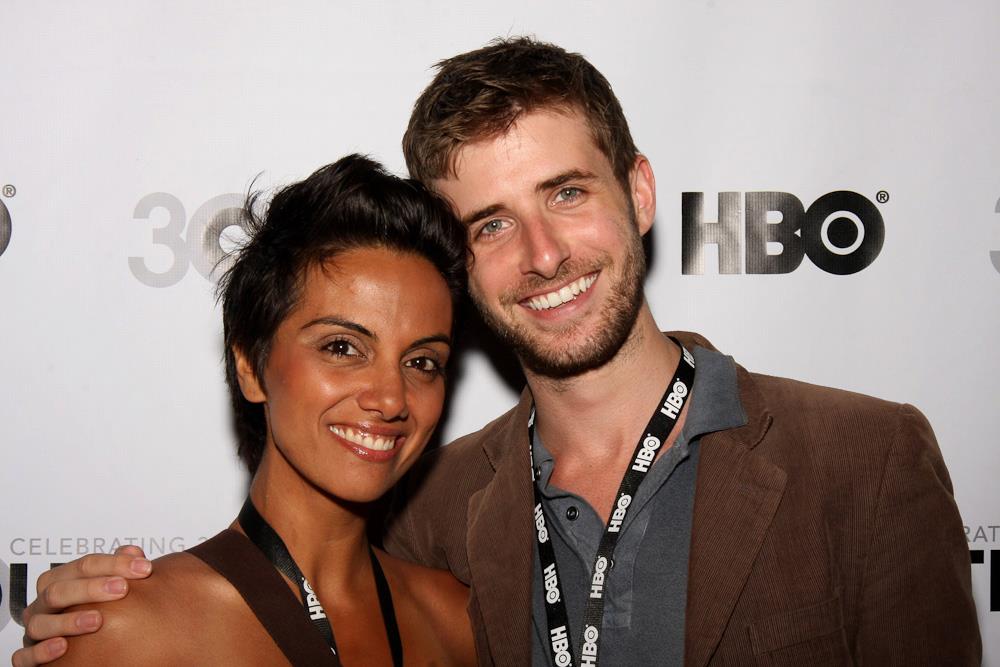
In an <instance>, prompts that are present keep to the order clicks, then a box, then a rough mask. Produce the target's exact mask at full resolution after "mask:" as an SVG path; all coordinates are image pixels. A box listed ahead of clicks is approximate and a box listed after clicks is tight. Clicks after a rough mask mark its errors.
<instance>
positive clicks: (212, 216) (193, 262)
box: [128, 192, 246, 287]
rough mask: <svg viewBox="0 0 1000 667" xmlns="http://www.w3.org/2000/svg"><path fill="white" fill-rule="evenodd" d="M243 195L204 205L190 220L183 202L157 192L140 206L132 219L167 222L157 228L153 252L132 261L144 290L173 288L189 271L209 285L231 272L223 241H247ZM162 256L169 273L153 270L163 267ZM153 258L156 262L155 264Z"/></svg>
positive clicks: (208, 202) (132, 268)
mask: <svg viewBox="0 0 1000 667" xmlns="http://www.w3.org/2000/svg"><path fill="white" fill-rule="evenodd" d="M244 198H245V195H241V194H236V193H230V194H224V195H219V196H217V197H213V198H211V199H209V200H208V201H207V202H205V203H204V204H202V205H201V206H200V207H198V209H197V210H196V211H195V212H194V213H193V214H192V215H191V218H190V220H189V219H188V217H187V211H186V210H185V209H184V204H182V203H181V201H180V200H179V199H178V198H177V197H175V196H173V195H172V194H168V193H166V192H154V193H151V194H148V195H146V196H145V197H143V198H142V199H140V200H139V203H138V204H136V206H135V212H134V213H133V215H132V217H133V218H134V219H135V220H152V219H159V218H161V217H162V216H164V215H165V216H166V222H165V223H164V224H162V225H161V226H159V227H154V228H153V233H152V238H151V250H150V252H149V254H147V255H146V256H144V257H129V258H128V268H129V270H130V271H131V272H132V275H133V276H135V277H136V279H137V280H138V281H139V282H141V283H142V284H143V285H149V286H150V287H170V286H171V285H175V284H177V283H178V282H179V281H180V280H181V278H183V277H184V276H185V275H186V274H187V272H188V269H189V268H190V267H191V266H194V268H195V270H197V271H198V273H200V274H201V275H203V276H204V277H205V278H208V279H209V280H213V279H215V278H218V277H219V276H221V275H222V274H223V273H224V272H225V271H226V269H228V268H229V265H230V263H231V262H230V261H227V259H226V250H225V248H223V241H229V242H230V243H233V242H235V241H236V240H238V239H239V238H241V237H242V235H243V230H245V225H246V219H245V217H244V215H243V204H244ZM164 253H165V254H166V255H167V256H168V258H169V262H168V266H167V268H166V269H163V270H154V269H152V268H150V263H154V264H159V263H160V261H159V257H162V256H163V255H164ZM153 256H156V257H157V260H156V261H155V262H154V260H153Z"/></svg>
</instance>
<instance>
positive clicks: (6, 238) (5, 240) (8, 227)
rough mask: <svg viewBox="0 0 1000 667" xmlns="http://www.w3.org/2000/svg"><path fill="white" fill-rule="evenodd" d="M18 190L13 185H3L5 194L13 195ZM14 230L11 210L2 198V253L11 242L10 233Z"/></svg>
mask: <svg viewBox="0 0 1000 667" xmlns="http://www.w3.org/2000/svg"><path fill="white" fill-rule="evenodd" d="M16 192H17V190H16V189H15V188H14V186H13V185H5V186H3V196H4V197H13V196H14V194H15V193H16ZM12 230H13V223H12V222H11V219H10V211H9V210H8V209H7V205H6V204H4V203H3V200H2V199H0V255H3V252H4V250H6V249H7V246H8V245H9V244H10V234H11V231H12Z"/></svg>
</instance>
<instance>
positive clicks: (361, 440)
mask: <svg viewBox="0 0 1000 667" xmlns="http://www.w3.org/2000/svg"><path fill="white" fill-rule="evenodd" d="M330 431H331V432H332V433H333V434H334V435H337V436H340V437H341V438H343V439H344V440H347V441H348V442H353V443H354V444H355V445H361V446H362V447H364V448H365V449H374V450H375V451H379V452H385V451H388V450H390V449H392V448H393V447H395V446H396V436H391V435H371V434H370V433H363V432H361V431H355V430H354V429H353V428H350V427H344V426H331V427H330Z"/></svg>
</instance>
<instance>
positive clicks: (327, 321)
mask: <svg viewBox="0 0 1000 667" xmlns="http://www.w3.org/2000/svg"><path fill="white" fill-rule="evenodd" d="M320 325H326V326H334V327H344V328H345V329H351V330H352V331H357V332H358V333H359V334H361V335H362V336H367V337H368V338H371V339H372V340H378V336H376V335H375V333H374V332H372V331H369V330H368V329H366V328H365V327H363V326H361V325H360V324H358V323H357V322H352V321H351V320H345V319H344V318H342V317H336V316H334V315H328V316H326V317H317V318H316V319H315V320H312V321H310V322H307V323H305V324H303V325H302V329H303V330H304V329H308V328H309V327H314V326H320Z"/></svg>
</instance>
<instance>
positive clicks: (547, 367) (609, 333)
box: [470, 221, 646, 379]
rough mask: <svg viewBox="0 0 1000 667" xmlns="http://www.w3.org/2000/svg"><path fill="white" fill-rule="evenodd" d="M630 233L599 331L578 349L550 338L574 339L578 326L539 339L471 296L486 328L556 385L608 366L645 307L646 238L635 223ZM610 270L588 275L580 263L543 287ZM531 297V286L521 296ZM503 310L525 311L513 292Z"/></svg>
mask: <svg viewBox="0 0 1000 667" xmlns="http://www.w3.org/2000/svg"><path fill="white" fill-rule="evenodd" d="M630 231H631V233H629V238H628V239H626V243H625V245H626V252H625V255H624V257H623V258H622V263H621V271H620V275H619V277H618V279H617V280H616V281H615V283H614V284H612V285H611V287H610V290H609V292H610V293H609V296H608V298H607V302H606V303H605V304H604V307H603V308H602V309H601V313H600V317H599V328H598V329H597V330H596V331H594V332H593V333H591V334H589V335H588V336H587V337H586V339H584V340H583V341H580V342H578V343H577V344H576V345H575V346H574V348H573V349H559V348H558V347H557V346H556V345H555V344H553V342H552V341H551V340H546V338H548V339H553V338H554V339H556V340H557V341H558V340H559V339H561V338H567V339H571V338H573V337H574V336H575V334H576V331H577V329H579V328H580V327H579V325H576V324H573V325H570V326H569V327H567V328H566V329H565V330H562V331H553V332H551V333H549V334H548V336H545V335H544V334H542V335H539V334H537V333H535V332H533V331H531V330H529V328H528V327H527V326H525V325H523V324H518V323H517V322H515V321H514V319H513V318H509V319H505V318H503V317H502V316H501V315H500V314H498V313H495V312H493V311H491V310H490V309H489V308H488V307H487V304H486V303H485V302H484V301H483V300H482V299H481V298H480V297H479V295H478V294H476V293H475V291H471V290H470V293H471V295H472V300H473V301H474V302H475V304H476V308H477V309H478V310H479V313H480V315H481V316H482V318H483V320H484V321H485V322H486V325H487V326H488V327H489V328H490V329H491V330H492V331H493V332H494V333H495V334H496V335H497V337H498V338H500V340H501V341H503V342H504V343H506V344H507V345H509V346H510V347H511V348H513V350H514V352H515V353H516V354H517V356H518V358H519V359H520V360H521V363H522V364H523V365H524V367H525V368H526V369H527V370H529V371H531V372H533V373H535V374H537V375H541V376H544V377H549V378H553V379H566V378H569V377H573V376H576V375H580V374H582V373H585V372H586V371H589V370H593V369H595V368H600V367H601V366H603V365H604V364H606V363H607V362H609V361H610V360H611V359H612V358H613V357H614V356H615V355H616V354H617V353H618V350H620V349H621V347H622V346H623V345H624V344H625V341H627V340H628V337H629V334H630V333H631V332H632V327H633V326H634V325H635V321H636V318H637V317H638V314H639V309H640V308H641V307H642V302H643V294H642V282H643V279H644V278H645V275H646V256H645V254H644V253H643V248H642V238H641V237H640V236H639V234H638V231H636V228H635V223H634V221H633V222H632V223H631V225H630ZM605 258H606V256H605ZM609 265H610V263H609V262H608V261H606V259H605V261H602V262H600V263H599V266H595V267H594V268H592V269H587V268H583V267H581V265H580V264H579V263H576V264H574V263H573V262H572V261H569V262H567V263H566V264H564V265H563V267H561V269H560V271H559V274H558V275H557V276H555V277H554V278H552V279H551V280H545V281H540V282H544V283H545V284H547V285H553V284H558V283H560V282H562V281H563V280H567V279H569V278H571V277H573V276H580V275H584V274H586V273H589V272H592V271H593V270H594V269H596V268H601V267H603V268H605V269H606V268H607V267H608V266H609ZM606 275H607V273H606V272H605V271H602V276H606ZM530 291H533V289H532V286H531V285H528V286H524V285H522V286H520V287H519V288H518V289H517V290H516V293H517V294H524V293H526V292H530ZM500 304H501V306H502V307H503V308H504V309H505V310H513V309H514V308H521V307H523V306H520V305H518V303H517V296H515V291H514V290H512V291H511V292H509V293H505V294H504V295H502V296H501V298H500Z"/></svg>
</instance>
